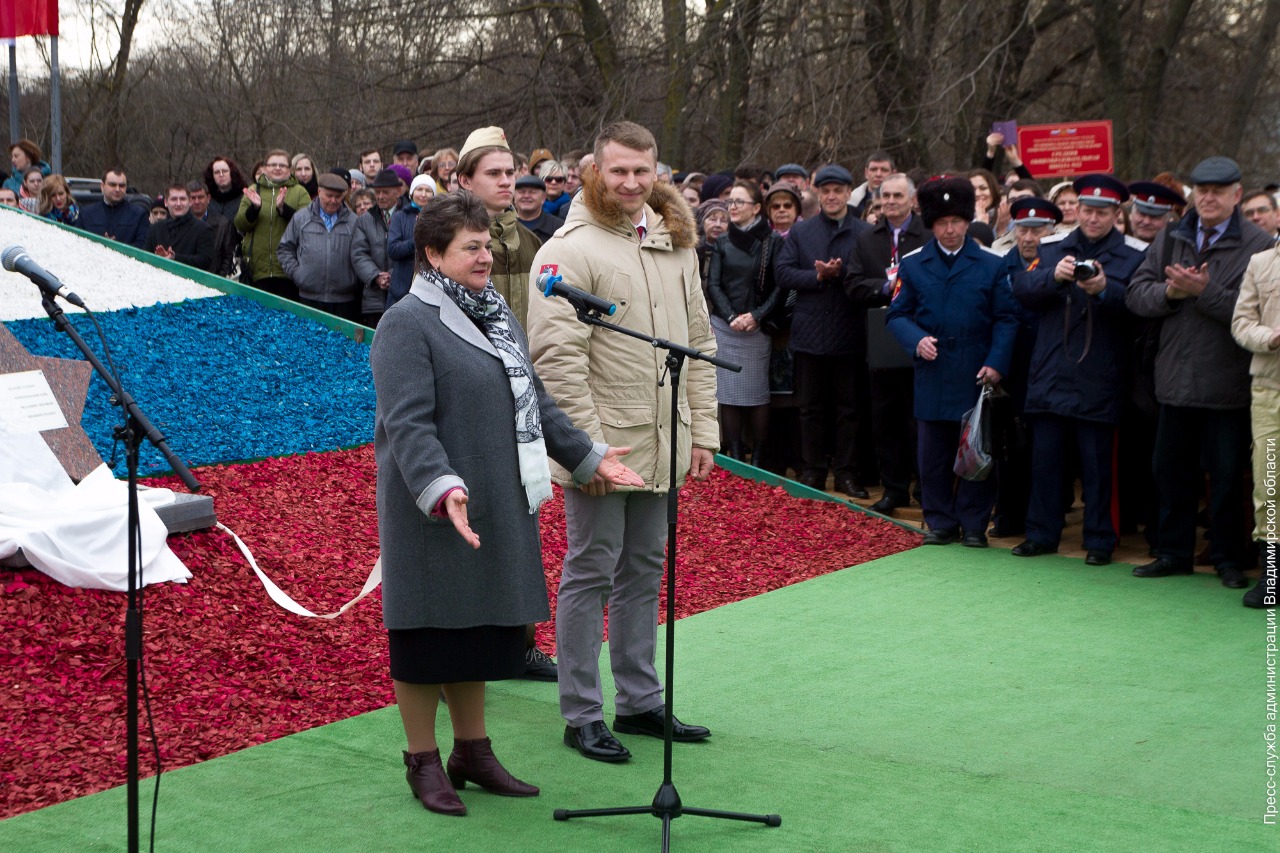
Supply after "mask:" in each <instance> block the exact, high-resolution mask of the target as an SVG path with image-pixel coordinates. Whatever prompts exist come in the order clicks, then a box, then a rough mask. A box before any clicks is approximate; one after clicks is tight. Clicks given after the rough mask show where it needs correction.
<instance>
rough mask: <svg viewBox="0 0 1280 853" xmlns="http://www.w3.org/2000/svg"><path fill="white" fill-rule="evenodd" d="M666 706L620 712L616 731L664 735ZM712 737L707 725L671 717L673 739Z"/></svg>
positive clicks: (651, 735) (691, 739)
mask: <svg viewBox="0 0 1280 853" xmlns="http://www.w3.org/2000/svg"><path fill="white" fill-rule="evenodd" d="M664 712H665V706H662V705H659V706H658V707H657V708H654V709H653V710H652V711H645V712H644V713H643V714H619V715H618V716H616V717H614V718H613V728H614V731H619V732H622V733H623V734H628V735H649V736H650V737H656V738H660V737H663V735H664V731H663V726H664V720H663V716H664ZM709 737H711V730H710V729H708V728H707V727H706V726H690V725H687V724H685V723H682V722H680V721H679V720H678V719H676V717H675V715H674V714H673V715H672V717H671V739H672V740H674V741H678V742H680V743H692V742H693V741H697V740H706V739H707V738H709Z"/></svg>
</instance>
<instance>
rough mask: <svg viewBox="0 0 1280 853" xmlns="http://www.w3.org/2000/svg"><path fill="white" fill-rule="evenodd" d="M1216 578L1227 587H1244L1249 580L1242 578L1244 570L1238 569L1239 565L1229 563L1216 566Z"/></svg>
mask: <svg viewBox="0 0 1280 853" xmlns="http://www.w3.org/2000/svg"><path fill="white" fill-rule="evenodd" d="M1218 578H1219V579H1220V580H1221V581H1222V585H1223V586H1225V587H1226V588H1227V589H1244V588H1245V587H1247V586H1248V585H1249V582H1248V581H1247V580H1245V579H1244V572H1242V571H1240V567H1239V566H1234V565H1231V564H1230V563H1224V564H1223V565H1221V566H1218Z"/></svg>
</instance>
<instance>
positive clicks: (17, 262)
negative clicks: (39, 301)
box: [0, 246, 85, 308]
mask: <svg viewBox="0 0 1280 853" xmlns="http://www.w3.org/2000/svg"><path fill="white" fill-rule="evenodd" d="M0 263H2V264H3V265H4V268H5V269H7V270H8V271H9V272H17V273H22V274H23V275H25V276H26V277H27V278H29V279H31V280H32V281H33V282H35V284H36V286H37V287H39V288H40V289H41V290H43V291H44V293H45V295H46V296H48V297H49V298H50V299H56V298H57V297H59V296H61V297H62V298H63V299H65V300H67V301H68V302H70V303H71V304H72V305H77V306H79V307H81V308H84V307H85V305H84V300H83V299H81V298H80V297H79V296H76V295H75V294H74V293H72V292H71V290H70V289H69V288H68V287H67V286H66V285H65V284H63V283H62V282H60V281H58V278H57V276H55V275H53V274H52V273H50V272H49V271H48V270H46V269H45V268H44V267H42V266H40V265H39V264H37V263H36V262H35V261H33V260H31V256H30V255H28V254H27V250H26V249H24V248H22V247H21V246H10V247H9V248H7V249H5V250H4V255H3V256H0Z"/></svg>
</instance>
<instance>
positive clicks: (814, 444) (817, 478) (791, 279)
mask: <svg viewBox="0 0 1280 853" xmlns="http://www.w3.org/2000/svg"><path fill="white" fill-rule="evenodd" d="M814 185H815V186H816V187H817V189H818V195H819V197H820V199H821V203H822V213H821V214H820V215H818V216H815V217H813V218H812V219H806V220H805V221H804V222H800V223H798V224H797V225H796V226H795V227H793V228H792V229H791V232H790V233H789V234H788V235H787V239H786V242H785V243H783V244H782V251H781V252H779V253H778V262H777V267H776V272H777V279H778V285H779V286H780V287H782V288H784V289H786V290H794V291H796V303H795V312H794V314H793V319H792V322H791V350H792V352H794V353H795V376H796V378H795V382H796V402H797V404H798V405H799V407H800V452H801V455H802V456H803V457H804V470H803V471H802V472H801V474H800V480H801V482H803V483H804V484H805V485H807V486H811V487H813V488H815V489H823V488H826V483H827V470H828V460H830V463H831V467H833V468H834V473H835V486H836V490H837V491H841V492H844V493H845V494H847V495H850V496H852V497H855V498H865V497H867V490H866V483H865V482H864V478H868V477H869V476H870V472H868V471H867V470H866V468H867V467H871V468H874V457H872V460H871V465H870V466H867V465H865V464H860V463H861V462H862V460H860V459H859V458H858V450H859V446H858V445H859V441H858V438H859V434H860V433H865V434H866V436H867V438H868V441H867V442H866V446H865V451H866V452H867V455H868V456H870V455H871V454H870V451H871V447H870V441H869V438H870V431H869V430H867V429H866V428H865V425H864V424H863V423H861V419H860V414H861V412H860V404H859V395H860V393H861V394H862V395H863V396H865V395H866V372H867V364H866V351H867V344H866V312H865V311H863V310H861V309H858V308H855V307H854V306H853V304H852V303H850V302H849V299H848V297H847V296H845V292H844V288H843V287H842V286H841V283H842V281H843V280H844V268H845V263H846V261H847V260H848V259H849V258H850V256H851V255H852V254H853V248H854V244H855V243H856V242H857V238H858V235H859V234H861V233H862V232H863V231H866V230H868V229H869V228H870V227H871V226H869V225H867V223H865V222H863V221H862V220H860V219H858V218H857V216H856V215H855V214H854V213H853V209H852V208H851V207H850V206H849V196H850V194H851V193H852V192H853V176H852V175H851V174H849V170H848V169H846V168H844V167H843V166H838V165H834V164H832V165H828V166H823V167H822V168H821V169H819V170H818V174H817V175H816V176H815V177H814ZM860 379H861V381H860ZM833 422H834V426H835V431H834V433H835V434H834V441H833V436H832V430H831V425H832V423H833ZM860 469H861V470H860Z"/></svg>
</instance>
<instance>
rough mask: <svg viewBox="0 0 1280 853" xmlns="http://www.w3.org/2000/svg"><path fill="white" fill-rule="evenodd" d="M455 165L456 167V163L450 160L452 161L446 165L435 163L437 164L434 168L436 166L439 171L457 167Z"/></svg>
mask: <svg viewBox="0 0 1280 853" xmlns="http://www.w3.org/2000/svg"><path fill="white" fill-rule="evenodd" d="M457 165H458V161H456V160H452V161H450V162H448V163H437V164H436V166H437V167H439V168H441V169H452V168H453V167H454V166H457Z"/></svg>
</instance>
